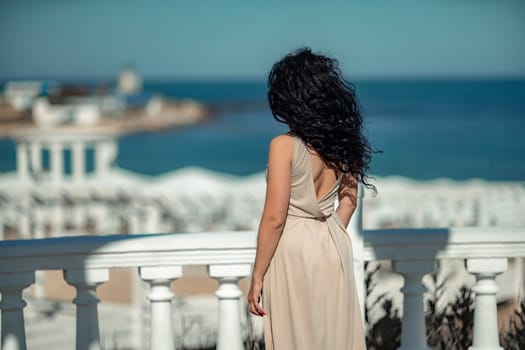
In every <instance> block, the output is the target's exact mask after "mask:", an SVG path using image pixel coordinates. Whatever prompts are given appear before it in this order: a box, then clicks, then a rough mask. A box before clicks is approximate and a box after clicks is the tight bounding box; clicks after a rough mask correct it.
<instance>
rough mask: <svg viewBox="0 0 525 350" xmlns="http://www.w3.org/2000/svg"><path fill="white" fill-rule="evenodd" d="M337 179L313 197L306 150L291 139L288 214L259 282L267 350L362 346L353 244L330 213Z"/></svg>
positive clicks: (342, 349)
mask: <svg viewBox="0 0 525 350" xmlns="http://www.w3.org/2000/svg"><path fill="white" fill-rule="evenodd" d="M341 180H342V177H340V178H339V179H338V180H337V182H336V184H335V185H334V187H333V188H332V190H331V191H330V192H329V193H327V194H326V195H324V196H323V198H321V200H320V201H318V200H317V195H316V193H315V187H314V180H313V175H312V166H311V159H310V154H309V152H308V149H307V148H306V146H305V144H304V143H303V141H301V139H299V138H297V137H294V155H293V161H292V190H291V195H290V204H289V207H288V216H287V219H286V224H285V227H284V231H283V233H282V236H281V239H280V240H279V244H278V246H277V249H276V250H275V254H274V256H273V258H272V261H271V263H270V266H269V267H268V270H267V272H266V275H265V276H264V283H263V292H262V298H263V301H262V302H263V309H264V310H265V311H266V312H267V315H266V316H265V317H264V318H265V343H266V349H267V350H362V349H366V346H365V340H364V334H363V327H362V324H361V315H360V309H359V302H358V300H357V292H356V287H355V281H354V270H353V257H352V244H351V242H350V237H349V236H348V234H347V233H346V229H345V227H344V225H343V223H342V222H341V219H340V218H339V217H338V215H337V213H336V212H334V201H335V199H336V197H337V192H338V191H337V190H338V188H339V186H340V184H341Z"/></svg>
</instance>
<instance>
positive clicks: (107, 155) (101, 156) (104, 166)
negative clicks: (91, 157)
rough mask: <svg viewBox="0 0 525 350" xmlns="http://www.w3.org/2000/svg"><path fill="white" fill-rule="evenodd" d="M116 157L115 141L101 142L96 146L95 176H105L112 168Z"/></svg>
mask: <svg viewBox="0 0 525 350" xmlns="http://www.w3.org/2000/svg"><path fill="white" fill-rule="evenodd" d="M115 155H116V145H115V141H113V140H105V141H99V142H97V143H96V144H95V174H96V175H97V176H104V175H106V174H107V172H108V170H109V169H110V168H111V164H112V162H113V159H114V157H115Z"/></svg>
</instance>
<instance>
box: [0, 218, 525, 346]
mask: <svg viewBox="0 0 525 350" xmlns="http://www.w3.org/2000/svg"><path fill="white" fill-rule="evenodd" d="M524 230H525V228H501V227H500V228H449V229H421V230H417V229H414V230H409V229H404V230H365V231H364V232H363V250H362V252H361V259H362V260H363V261H371V260H391V261H393V262H394V267H395V271H396V272H398V273H400V274H402V275H403V276H404V277H405V286H404V288H403V292H404V295H405V296H404V305H403V319H402V321H403V325H402V327H403V332H402V345H401V346H402V349H425V348H427V347H428V346H427V345H426V340H425V327H424V325H425V323H424V315H423V301H422V293H423V290H424V289H423V288H422V286H421V278H422V276H423V275H424V274H425V273H428V272H431V271H432V270H433V264H434V262H435V261H436V260H443V259H457V258H461V259H466V266H467V270H468V271H469V272H470V273H472V274H474V275H475V276H476V278H477V283H476V285H475V287H474V292H475V298H476V299H475V320H474V344H473V347H472V350H481V349H483V350H485V349H500V347H499V344H498V340H497V332H498V330H497V323H496V321H495V320H496V297H495V295H496V290H497V289H496V287H495V277H496V275H497V274H499V273H502V272H503V271H504V270H505V269H506V265H507V259H508V258H513V257H525V235H524V234H523V233H524V232H523V231H524ZM255 247H256V233H255V232H253V231H251V232H211V233H187V234H163V235H160V234H158V235H156V234H147V235H146V234H142V235H140V234H138V235H116V236H79V237H68V238H58V239H57V238H54V239H41V240H38V241H31V240H20V241H4V242H0V291H1V293H2V303H1V304H0V307H1V308H2V342H3V346H4V347H3V348H2V349H8V350H14V349H24V347H25V338H24V324H23V313H22V308H23V306H24V305H25V303H24V301H23V300H22V294H21V292H22V290H23V289H24V288H26V287H27V286H28V285H29V284H32V283H34V274H33V271H35V270H54V269H63V270H65V271H66V272H65V277H66V280H67V281H68V283H69V284H71V285H73V286H75V288H76V289H77V297H76V298H75V300H74V303H75V304H77V330H78V333H77V349H97V348H98V347H99V346H100V344H99V340H98V334H99V331H98V320H97V303H98V298H97V295H96V286H97V285H98V284H100V283H103V282H105V281H106V280H107V279H108V269H109V268H139V271H140V278H141V279H142V280H145V281H146V282H148V283H149V285H150V287H151V288H150V292H149V296H148V299H149V300H150V303H151V304H150V306H151V341H150V347H151V348H152V349H156V350H157V349H161V350H164V349H169V350H173V349H174V348H175V344H174V336H173V334H174V333H173V325H172V320H171V317H172V307H171V303H172V299H173V293H172V292H171V290H170V284H171V282H172V281H173V280H175V279H177V278H179V277H180V276H181V275H182V269H181V267H182V266H186V265H207V266H208V274H209V276H210V277H212V278H215V279H217V280H218V281H219V288H218V289H217V291H216V295H217V297H218V304H219V310H218V318H219V332H218V349H219V350H224V349H228V350H230V349H234V350H235V349H241V348H242V329H241V326H240V321H241V314H240V307H241V304H242V303H241V298H242V293H241V291H240V289H239V287H238V286H237V283H238V281H239V279H241V278H243V277H245V276H247V275H248V274H249V271H250V265H251V264H252V263H253V259H254V256H255ZM27 271H30V272H27ZM361 302H363V301H361ZM8 345H9V347H8Z"/></svg>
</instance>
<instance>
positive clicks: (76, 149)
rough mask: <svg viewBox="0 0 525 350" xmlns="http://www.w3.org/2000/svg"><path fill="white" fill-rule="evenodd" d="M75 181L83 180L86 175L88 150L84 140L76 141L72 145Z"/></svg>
mask: <svg viewBox="0 0 525 350" xmlns="http://www.w3.org/2000/svg"><path fill="white" fill-rule="evenodd" d="M71 154H72V158H73V159H72V165H73V168H72V175H73V181H75V182H77V183H78V182H83V181H84V179H85V175H86V150H85V147H84V142H82V141H75V142H74V143H73V147H72V153H71Z"/></svg>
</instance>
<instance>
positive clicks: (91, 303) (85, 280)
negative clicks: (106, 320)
mask: <svg viewBox="0 0 525 350" xmlns="http://www.w3.org/2000/svg"><path fill="white" fill-rule="evenodd" d="M64 279H65V280H66V281H67V283H68V284H70V285H72V286H73V287H75V289H76V290H77V296H76V297H75V299H73V303H74V304H75V305H76V306H77V327H76V349H77V350H99V349H101V346H100V336H99V328H98V310H97V304H98V303H99V301H100V300H99V299H98V298H97V286H98V285H99V284H101V283H104V282H106V281H107V280H108V279H109V270H108V269H79V270H76V269H75V270H64Z"/></svg>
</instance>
